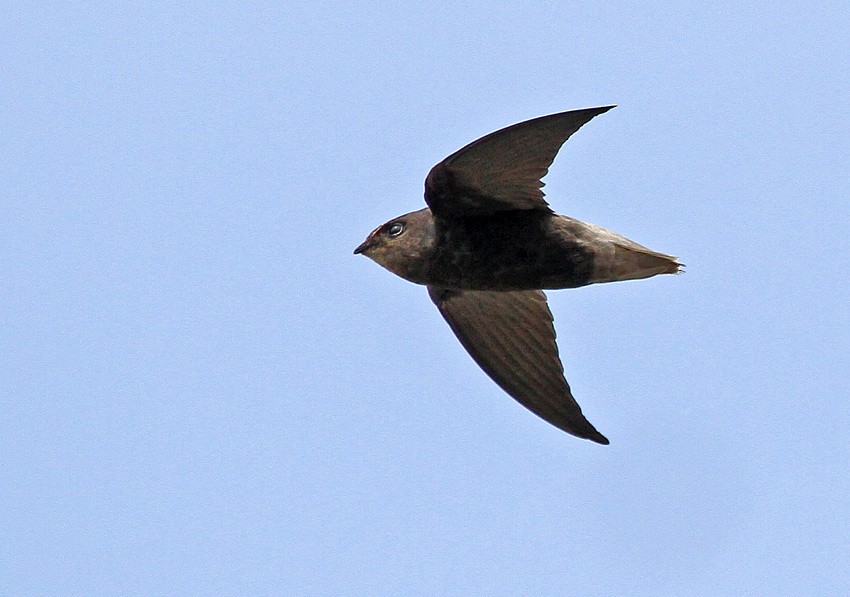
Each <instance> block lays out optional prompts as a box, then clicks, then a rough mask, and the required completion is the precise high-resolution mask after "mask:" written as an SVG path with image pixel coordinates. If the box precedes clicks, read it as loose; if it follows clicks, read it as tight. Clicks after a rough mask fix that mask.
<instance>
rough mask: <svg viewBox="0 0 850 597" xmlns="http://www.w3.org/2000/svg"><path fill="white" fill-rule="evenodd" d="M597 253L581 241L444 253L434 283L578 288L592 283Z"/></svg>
mask: <svg viewBox="0 0 850 597" xmlns="http://www.w3.org/2000/svg"><path fill="white" fill-rule="evenodd" d="M592 274H593V255H592V254H591V253H590V252H589V251H587V250H585V248H584V247H582V246H581V245H580V244H578V243H565V242H559V243H545V242H544V243H516V242H514V243H510V244H507V243H506V244H503V245H499V246H485V247H471V248H470V250H454V251H448V252H445V253H443V254H442V255H441V256H440V257H439V258H438V259H436V260H435V261H434V267H433V269H432V271H431V275H430V276H429V279H430V280H431V282H429V283H431V284H432V285H435V286H441V287H444V288H457V289H464V290H503V291H508V290H536V289H556V288H576V287H578V286H584V285H586V284H589V283H590V280H591V278H592Z"/></svg>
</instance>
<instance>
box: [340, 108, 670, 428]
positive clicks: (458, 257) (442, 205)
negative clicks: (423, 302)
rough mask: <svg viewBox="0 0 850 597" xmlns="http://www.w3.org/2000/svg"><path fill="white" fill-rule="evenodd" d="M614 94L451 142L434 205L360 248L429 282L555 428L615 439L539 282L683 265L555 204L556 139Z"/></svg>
mask: <svg viewBox="0 0 850 597" xmlns="http://www.w3.org/2000/svg"><path fill="white" fill-rule="evenodd" d="M612 107H613V106H603V107H599V108H588V109H585V110H574V111H571V112H563V113H560V114H552V115H550V116H543V117H541V118H535V119H533V120H529V121H526V122H522V123H519V124H515V125H513V126H510V127H507V128H505V129H502V130H500V131H496V132H495V133H491V134H489V135H487V136H485V137H482V138H481V139H478V140H477V141H473V142H472V143H470V144H469V145H467V146H466V147H463V148H462V149H460V150H458V151H456V152H455V153H453V154H452V155H450V156H449V157H447V158H446V159H445V160H443V161H442V162H440V163H439V164H437V165H436V166H434V167H433V168H432V169H431V172H430V173H429V174H428V177H427V178H426V180H425V202H426V203H427V204H428V208H426V209H421V210H419V211H415V212H412V213H409V214H406V215H403V216H400V217H398V218H395V219H393V220H390V221H389V222H387V223H386V224H384V225H382V226H380V227H378V228H376V229H375V230H374V231H373V232H372V233H371V234H370V235H369V236H368V237H367V239H366V240H365V241H364V242H363V243H362V244H361V245H360V246H359V247H357V249H355V250H354V252H355V253H363V254H365V255H366V256H367V257H369V258H370V259H372V260H374V261H375V262H377V263H378V264H380V265H382V266H383V267H385V268H387V269H388V270H390V271H391V272H393V273H395V274H397V275H398V276H401V277H402V278H404V279H406V280H409V281H411V282H415V283H417V284H424V285H426V286H428V293H429V295H430V297H431V300H432V301H434V304H436V305H437V308H438V309H439V310H440V313H441V314H442V315H443V317H444V318H445V320H446V321H447V322H448V324H449V326H450V327H451V328H452V331H454V333H455V335H456V336H457V337H458V339H459V340H460V342H461V344H462V345H463V346H464V348H465V349H466V350H467V352H469V354H470V355H471V356H472V358H473V359H475V361H476V362H477V363H478V365H479V366H480V367H481V368H482V369H483V370H484V371H485V372H486V373H487V374H488V375H489V376H490V377H491V378H492V379H493V380H494V381H495V382H496V383H497V384H499V386H500V387H501V388H502V389H504V390H505V391H506V392H507V393H508V394H510V395H511V396H513V397H514V398H515V399H516V400H517V401H518V402H519V403H520V404H522V405H523V406H525V407H526V408H528V409H529V410H531V411H532V412H534V413H535V414H537V415H538V416H540V417H541V418H543V419H545V420H546V421H548V422H550V423H552V424H553V425H555V426H556V427H558V428H559V429H562V430H564V431H566V432H567V433H571V434H573V435H576V436H578V437H582V438H587V439H590V440H593V441H595V442H598V443H601V444H607V443H608V440H607V439H606V438H605V437H604V436H603V435H602V434H601V433H599V432H598V431H597V430H596V429H595V428H594V427H593V425H591V424H590V423H589V422H588V421H587V419H585V418H584V416H583V415H582V412H581V408H580V407H579V405H578V403H577V402H576V401H575V399H574V398H573V396H572V393H571V391H570V387H569V385H568V384H567V381H566V379H565V378H564V369H563V366H562V365H561V360H560V358H559V357H558V347H557V345H556V344H555V328H554V327H553V325H552V313H551V312H550V311H549V307H548V305H547V303H546V295H545V294H544V293H543V292H542V289H556V288H575V287H578V286H584V285H587V284H593V283H597V282H614V281H617V280H634V279H639V278H648V277H650V276H654V275H656V274H669V273H676V272H678V271H679V268H680V264H679V263H678V262H677V261H676V258H675V257H672V256H670V255H665V254H663V253H656V252H654V251H651V250H649V249H647V248H646V247H643V246H641V245H639V244H637V243H635V242H633V241H631V240H629V239H627V238H625V237H623V236H620V235H619V234H616V233H614V232H611V231H609V230H606V229H604V228H601V227H599V226H595V225H593V224H587V223H584V222H580V221H578V220H575V219H573V218H569V217H567V216H561V215H557V214H555V213H554V212H553V211H552V210H551V208H550V207H549V205H548V204H547V203H546V201H545V200H544V199H543V192H542V190H541V188H542V186H543V182H542V181H541V178H542V177H543V176H545V175H546V173H547V172H548V169H549V166H550V164H551V163H552V161H553V160H554V159H555V155H556V154H557V153H558V150H559V149H560V148H561V145H563V143H564V142H565V141H566V140H567V139H568V138H569V137H570V135H572V134H573V133H574V132H575V131H577V130H578V129H579V128H580V127H581V126H582V125H583V124H585V123H586V122H587V121H589V120H590V119H591V118H593V117H594V116H596V115H597V114H601V113H603V112H606V111H608V110H610V109H611V108H612Z"/></svg>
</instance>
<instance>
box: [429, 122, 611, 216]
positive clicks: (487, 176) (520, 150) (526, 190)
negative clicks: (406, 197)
mask: <svg viewBox="0 0 850 597" xmlns="http://www.w3.org/2000/svg"><path fill="white" fill-rule="evenodd" d="M613 107H614V106H601V107H598V108H586V109H583V110H572V111H570V112H561V113H559V114H551V115H549V116H541V117H539V118H534V119H532V120H527V121H525V122H520V123H519V124H514V125H512V126H509V127H507V128H504V129H501V130H499V131H496V132H495V133H490V134H489V135H486V136H484V137H481V138H480V139H478V140H477V141H473V142H472V143H470V144H469V145H466V146H465V147H463V148H461V149H459V150H458V151H456V152H454V153H453V154H452V155H450V156H449V157H447V158H446V159H444V160H443V161H442V162H440V163H439V164H437V165H436V166H434V167H433V168H432V169H431V171H430V172H429V173H428V177H427V178H426V179H425V202H426V203H427V204H428V207H430V208H431V211H432V212H434V215H435V216H437V217H438V218H447V217H456V216H473V215H489V214H493V213H495V212H498V211H508V210H514V209H536V210H541V211H546V212H550V213H551V211H552V210H551V209H550V208H549V205H548V204H547V203H546V201H545V200H544V199H543V191H542V190H541V188H542V187H543V182H542V181H541V180H540V179H541V178H543V177H544V176H546V173H547V172H548V171H549V166H550V165H551V164H552V161H553V160H554V159H555V156H556V155H557V153H558V150H560V149H561V145H563V144H564V142H565V141H566V140H567V139H569V138H570V135H572V134H573V133H575V132H576V131H577V130H578V129H579V128H581V126H582V125H583V124H585V123H586V122H588V121H589V120H590V119H591V118H593V117H594V116H596V115H598V114H602V113H603V112H607V111H608V110H610V109H611V108H613Z"/></svg>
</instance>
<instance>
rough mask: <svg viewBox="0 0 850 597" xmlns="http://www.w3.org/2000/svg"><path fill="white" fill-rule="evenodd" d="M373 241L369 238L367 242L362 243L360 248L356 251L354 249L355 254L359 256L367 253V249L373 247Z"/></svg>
mask: <svg viewBox="0 0 850 597" xmlns="http://www.w3.org/2000/svg"><path fill="white" fill-rule="evenodd" d="M371 240H372V239H370V238H367V239H366V240H364V241H363V242H362V243H360V246H359V247H357V248H356V249H354V254H355V255H359V254H360V253H362V252H363V251H365V250H366V249H368V248H369V247H370V246H372V242H371Z"/></svg>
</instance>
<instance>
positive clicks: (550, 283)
mask: <svg viewBox="0 0 850 597" xmlns="http://www.w3.org/2000/svg"><path fill="white" fill-rule="evenodd" d="M394 221H398V222H404V225H405V227H406V228H407V230H406V234H408V235H410V236H409V238H414V237H415V238H416V241H417V242H416V244H415V245H414V246H412V247H410V249H411V250H409V251H404V252H395V253H394V254H393V255H391V256H388V257H387V258H386V259H384V260H382V261H380V262H379V263H381V265H383V266H384V267H386V268H387V269H389V270H390V271H391V272H393V273H394V274H396V275H397V276H400V277H402V278H404V279H405V280H408V281H410V282H414V283H416V284H426V285H432V286H439V287H442V288H452V289H458V290H461V289H462V290H495V291H505V290H533V289H544V290H556V289H561V288H578V287H579V286H586V285H587V284H593V283H596V282H611V281H616V280H632V279H638V278H648V277H650V276H654V275H656V274H660V273H675V272H676V271H678V269H679V265H678V263H676V261H675V258H673V257H671V256H669V255H664V254H663V253H656V252H654V251H651V250H649V249H647V248H646V247H643V246H641V245H639V244H637V243H635V242H633V241H631V240H629V239H627V238H625V237H623V236H620V235H619V234H617V233H615V232H611V231H610V230H606V229H604V228H602V227H600V226H595V225H593V224H587V223H585V222H581V221H579V220H576V219H574V218H570V217H568V216H562V215H557V214H550V213H545V212H540V211H534V210H527V211H520V212H500V213H497V214H493V215H491V216H469V217H464V218H457V219H456V221H455V222H453V224H452V225H451V226H441V225H440V224H439V220H435V218H434V217H433V215H432V214H431V210H430V209H428V208H425V209H421V210H419V211H416V212H412V213H409V214H406V215H404V216H399V217H398V218H396V220H394ZM417 233H418V234H417Z"/></svg>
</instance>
